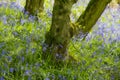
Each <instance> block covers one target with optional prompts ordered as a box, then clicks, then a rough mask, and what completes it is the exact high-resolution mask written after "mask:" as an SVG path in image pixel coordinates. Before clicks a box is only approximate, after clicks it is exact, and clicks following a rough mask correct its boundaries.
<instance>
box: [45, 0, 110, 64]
mask: <svg viewBox="0 0 120 80" xmlns="http://www.w3.org/2000/svg"><path fill="white" fill-rule="evenodd" d="M76 1H77V0H55V3H54V7H53V17H52V25H51V28H50V31H49V32H48V33H47V34H46V37H45V38H46V40H45V44H44V45H43V52H44V53H43V56H44V58H45V59H46V58H47V56H49V55H52V60H54V61H57V62H59V61H64V60H66V59H67V57H68V56H67V55H68V51H67V49H68V44H69V41H70V39H71V38H72V37H73V36H74V35H77V34H79V33H82V34H84V35H86V34H87V33H88V32H89V31H90V30H91V28H92V27H93V25H94V24H95V23H96V21H97V20H98V18H99V17H100V15H101V14H102V12H103V11H104V9H105V8H106V6H107V4H108V3H109V2H110V1H111V0H91V1H90V2H89V4H88V6H87V8H86V10H85V11H84V12H83V13H82V15H81V16H80V17H79V19H78V20H77V22H76V23H74V24H71V21H70V18H69V15H70V13H71V12H70V11H71V7H72V5H73V4H74V3H76ZM81 36H82V35H81Z"/></svg>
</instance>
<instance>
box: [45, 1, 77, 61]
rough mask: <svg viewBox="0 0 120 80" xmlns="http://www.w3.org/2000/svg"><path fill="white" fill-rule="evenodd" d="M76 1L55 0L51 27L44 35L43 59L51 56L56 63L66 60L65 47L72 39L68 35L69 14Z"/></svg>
mask: <svg viewBox="0 0 120 80" xmlns="http://www.w3.org/2000/svg"><path fill="white" fill-rule="evenodd" d="M74 3H76V0H55V2H54V7H53V17H52V25H51V28H50V31H49V32H48V33H47V34H46V40H45V46H44V47H45V48H46V50H44V47H43V51H45V53H44V54H43V55H44V57H46V56H49V55H52V58H53V59H54V60H56V61H58V62H59V61H61V60H63V61H64V60H66V56H67V53H68V52H67V47H68V44H69V41H70V38H71V37H72V36H71V34H70V29H71V27H70V26H71V25H70V17H69V15H70V13H71V8H72V5H73V4H74Z"/></svg>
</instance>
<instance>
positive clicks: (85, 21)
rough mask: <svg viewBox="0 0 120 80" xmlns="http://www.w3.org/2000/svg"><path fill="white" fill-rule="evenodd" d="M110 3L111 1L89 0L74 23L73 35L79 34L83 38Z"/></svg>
mask: <svg viewBox="0 0 120 80" xmlns="http://www.w3.org/2000/svg"><path fill="white" fill-rule="evenodd" d="M110 1H111V0H91V1H90V2H89V4H88V6H87V8H86V9H85V11H84V12H83V13H82V15H81V16H80V17H79V19H78V20H77V22H76V23H74V27H73V32H74V34H77V35H78V34H79V35H80V36H81V37H83V38H85V37H86V36H87V34H88V33H89V31H90V30H91V29H92V27H93V26H94V25H95V23H96V22H97V20H98V19H99V17H100V16H101V14H102V13H103V11H104V10H105V8H106V6H107V4H108V3H110Z"/></svg>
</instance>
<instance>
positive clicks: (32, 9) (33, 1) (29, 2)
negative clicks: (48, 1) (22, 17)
mask: <svg viewBox="0 0 120 80" xmlns="http://www.w3.org/2000/svg"><path fill="white" fill-rule="evenodd" d="M43 4H44V0H26V5H25V11H27V12H28V13H29V14H30V15H37V14H38V13H40V12H42V11H43Z"/></svg>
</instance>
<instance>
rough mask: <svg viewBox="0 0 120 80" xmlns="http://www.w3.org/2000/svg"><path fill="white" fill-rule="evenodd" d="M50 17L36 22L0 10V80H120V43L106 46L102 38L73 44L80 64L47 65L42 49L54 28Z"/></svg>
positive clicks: (4, 9)
mask: <svg viewBox="0 0 120 80" xmlns="http://www.w3.org/2000/svg"><path fill="white" fill-rule="evenodd" d="M47 14H48V13H43V14H42V16H40V18H39V20H38V21H36V20H34V19H33V17H28V16H27V15H24V14H23V13H22V12H20V11H18V10H16V9H11V8H8V7H6V8H4V7H0V80H3V78H4V79H5V80H112V79H113V78H114V79H113V80H119V79H120V47H119V46H120V43H119V42H114V41H112V42H111V43H105V42H104V40H103V38H102V37H101V36H100V35H99V36H96V37H94V38H91V37H90V38H91V39H89V40H88V39H86V40H85V41H80V40H79V39H78V38H77V39H76V38H74V39H72V40H71V42H70V45H69V52H70V55H72V56H73V57H74V58H75V59H77V60H78V61H79V63H77V64H74V63H70V64H64V65H63V66H62V67H59V66H58V65H54V66H53V65H50V63H48V62H44V61H43V60H42V58H41V54H42V49H41V47H42V43H43V42H44V40H45V39H44V36H45V33H46V31H48V30H49V27H50V24H51V17H50V16H49V15H47ZM102 19H103V21H105V20H106V19H104V18H102ZM75 39H76V40H75ZM100 39H101V40H100Z"/></svg>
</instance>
